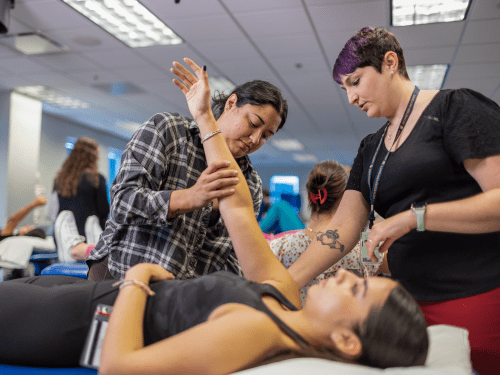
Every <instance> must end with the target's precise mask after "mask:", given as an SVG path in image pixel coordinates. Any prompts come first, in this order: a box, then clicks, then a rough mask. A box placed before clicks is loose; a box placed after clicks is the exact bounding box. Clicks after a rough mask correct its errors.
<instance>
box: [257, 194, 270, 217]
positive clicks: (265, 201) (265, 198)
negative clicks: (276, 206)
mask: <svg viewBox="0 0 500 375" xmlns="http://www.w3.org/2000/svg"><path fill="white" fill-rule="evenodd" d="M270 197H271V193H269V189H262V204H261V205H260V210H259V216H257V221H258V222H259V223H260V222H261V221H262V219H264V218H265V217H266V215H267V211H268V210H269V207H271V200H270Z"/></svg>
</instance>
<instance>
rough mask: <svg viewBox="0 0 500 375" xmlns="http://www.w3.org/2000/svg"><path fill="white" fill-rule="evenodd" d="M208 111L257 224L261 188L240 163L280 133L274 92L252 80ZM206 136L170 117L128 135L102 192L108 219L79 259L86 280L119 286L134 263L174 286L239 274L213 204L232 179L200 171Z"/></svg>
mask: <svg viewBox="0 0 500 375" xmlns="http://www.w3.org/2000/svg"><path fill="white" fill-rule="evenodd" d="M212 110H213V113H214V116H215V118H216V120H217V123H218V124H219V129H218V130H217V133H216V134H219V132H220V134H222V136H223V137H224V139H225V140H226V142H227V145H228V147H229V149H230V150H231V153H232V155H233V156H234V158H235V159H236V160H237V161H238V164H239V166H240V168H241V170H242V171H243V175H244V178H245V180H246V181H247V183H248V185H249V188H250V191H251V193H252V199H253V202H254V206H255V216H257V214H258V212H259V208H260V205H261V202H262V181H261V179H260V177H259V175H258V174H257V171H256V170H255V169H254V168H253V166H252V163H251V161H250V158H249V157H248V155H249V154H251V153H253V152H255V151H257V150H258V149H260V148H261V147H262V146H264V144H265V143H266V142H267V140H268V139H269V138H270V137H272V136H273V135H274V134H275V133H276V132H277V131H278V130H279V129H281V128H282V127H283V126H284V124H285V121H286V118H287V113H288V105H287V102H286V100H285V99H284V98H283V96H282V94H281V91H280V90H279V89H278V88H277V87H276V86H274V85H272V84H270V83H269V82H266V81H259V80H256V81H251V82H247V83H244V84H242V85H240V86H237V87H236V88H235V89H234V90H233V91H232V92H231V93H230V94H229V95H215V97H214V98H212ZM212 136H215V134H211V135H210V136H209V135H206V137H207V138H206V139H205V136H203V137H201V136H200V131H199V128H198V125H197V124H196V122H195V121H193V120H192V119H190V118H188V117H184V116H181V115H179V114H177V113H158V114H156V115H154V116H153V117H151V118H150V119H149V120H148V121H146V122H145V123H144V124H143V125H142V126H141V127H140V128H139V129H138V130H137V131H136V132H135V134H134V135H133V137H132V139H131V140H130V142H129V143H128V144H127V146H126V147H125V150H124V152H123V155H122V160H121V165H120V170H119V172H118V175H117V176H116V178H115V180H114V182H113V185H112V186H111V189H110V195H111V217H110V219H109V220H108V221H107V223H106V228H105V229H104V232H103V233H102V235H101V237H100V240H99V242H98V243H97V245H96V247H95V248H94V249H93V250H92V251H91V253H90V255H89V256H88V258H87V264H88V265H89V274H88V277H89V278H90V279H91V280H102V279H103V278H116V279H122V278H123V277H124V276H125V272H126V271H127V270H128V269H129V268H130V267H132V266H133V265H134V264H137V263H141V262H151V263H158V264H160V265H161V266H163V267H165V268H166V269H167V270H168V271H169V272H171V273H172V274H174V275H175V277H176V278H178V279H188V278H194V277H198V276H201V275H205V274H208V273H211V272H214V271H218V270H229V271H230V272H234V273H236V274H241V268H240V265H239V262H238V259H237V258H236V255H235V254H234V251H233V246H232V243H231V238H230V237H229V234H228V232H227V229H226V226H225V225H224V224H225V223H224V222H223V220H222V219H221V217H220V214H219V204H218V200H219V199H220V198H222V197H225V196H228V195H231V194H233V189H234V188H233V186H234V185H235V184H236V183H238V179H237V178H236V175H235V174H234V171H230V170H225V169H223V167H224V165H223V164H221V163H220V162H216V163H213V164H208V163H207V160H206V157H205V153H204V151H203V144H204V142H206V140H208V139H209V138H210V137H212Z"/></svg>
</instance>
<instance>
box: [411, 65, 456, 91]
mask: <svg viewBox="0 0 500 375" xmlns="http://www.w3.org/2000/svg"><path fill="white" fill-rule="evenodd" d="M406 70H407V71H408V75H409V76H410V80H411V82H412V83H413V84H414V85H416V86H418V87H419V88H420V89H422V90H440V89H441V87H442V86H443V81H444V77H445V76H446V72H447V71H448V65H446V64H435V65H414V66H408V67H406Z"/></svg>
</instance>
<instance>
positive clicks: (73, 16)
mask: <svg viewBox="0 0 500 375" xmlns="http://www.w3.org/2000/svg"><path fill="white" fill-rule="evenodd" d="M11 17H12V18H14V19H16V20H18V21H19V22H21V23H23V24H24V25H29V27H31V28H32V29H33V30H40V31H42V32H43V31H49V30H60V29H71V28H75V27H88V26H89V25H93V22H91V21H90V20H88V19H87V18H86V17H85V16H83V15H81V14H80V13H78V12H77V11H76V10H74V9H73V8H71V7H70V6H69V5H66V4H65V3H64V2H62V1H60V0H54V1H32V2H29V3H23V2H19V3H16V6H15V7H14V9H13V10H12V12H11Z"/></svg>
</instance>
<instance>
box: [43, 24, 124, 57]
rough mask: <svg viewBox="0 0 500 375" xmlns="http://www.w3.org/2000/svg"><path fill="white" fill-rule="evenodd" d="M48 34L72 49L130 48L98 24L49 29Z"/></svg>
mask: <svg viewBox="0 0 500 375" xmlns="http://www.w3.org/2000/svg"><path fill="white" fill-rule="evenodd" d="M46 34H47V36H48V37H49V38H51V39H53V40H54V41H56V42H57V43H59V44H62V45H64V46H66V47H67V48H68V49H69V50H70V51H102V50H104V51H110V50H117V49H128V47H127V46H126V45H125V44H123V43H122V42H120V41H119V40H118V39H116V38H115V37H114V36H112V35H111V34H109V33H108V32H106V31H104V30H103V29H101V28H100V27H99V26H97V25H92V26H90V27H89V26H87V27H83V28H82V27H75V28H73V29H65V30H52V31H48V32H47V33H46Z"/></svg>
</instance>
